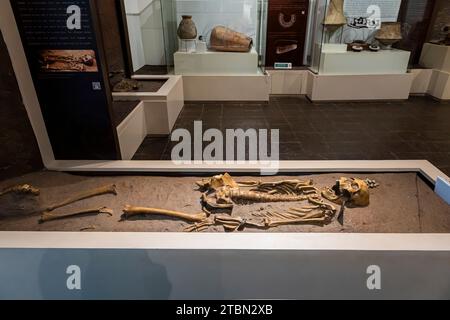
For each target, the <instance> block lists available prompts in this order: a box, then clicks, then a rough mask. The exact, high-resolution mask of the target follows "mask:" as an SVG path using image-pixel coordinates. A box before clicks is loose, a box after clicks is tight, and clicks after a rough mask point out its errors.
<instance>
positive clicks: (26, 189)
mask: <svg viewBox="0 0 450 320" xmlns="http://www.w3.org/2000/svg"><path fill="white" fill-rule="evenodd" d="M11 193H13V194H16V195H32V196H36V197H37V196H38V195H39V194H40V193H41V192H40V190H39V189H37V188H34V187H33V186H31V185H29V184H22V185H18V186H13V187H9V188H6V189H4V190H2V191H0V197H1V196H4V195H6V194H11Z"/></svg>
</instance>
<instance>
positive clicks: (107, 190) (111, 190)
mask: <svg viewBox="0 0 450 320" xmlns="http://www.w3.org/2000/svg"><path fill="white" fill-rule="evenodd" d="M105 194H113V195H115V196H116V195H117V190H116V186H115V185H110V186H105V187H101V188H97V189H94V190H89V191H86V192H82V193H80V194H78V195H75V196H73V197H71V198H68V199H66V200H64V201H62V202H59V203H56V204H53V205H51V206H49V207H47V209H46V210H45V212H51V211H54V210H56V209H58V208H62V207H65V206H67V205H69V204H72V203H75V202H78V201H81V200H85V199H89V198H93V197H97V196H101V195H105Z"/></svg>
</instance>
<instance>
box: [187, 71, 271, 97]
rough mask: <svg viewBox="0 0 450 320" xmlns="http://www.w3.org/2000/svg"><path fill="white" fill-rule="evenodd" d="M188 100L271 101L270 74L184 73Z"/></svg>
mask: <svg viewBox="0 0 450 320" xmlns="http://www.w3.org/2000/svg"><path fill="white" fill-rule="evenodd" d="M183 86H184V99H185V100H186V101H269V96H270V90H271V81H270V75H268V74H264V73H262V72H259V73H257V74H241V75H240V74H234V75H223V74H216V75H213V74H212V75H184V76H183Z"/></svg>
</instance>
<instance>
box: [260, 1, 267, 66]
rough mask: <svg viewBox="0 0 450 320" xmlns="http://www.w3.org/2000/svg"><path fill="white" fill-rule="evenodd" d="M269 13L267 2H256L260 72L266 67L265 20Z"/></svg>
mask: <svg viewBox="0 0 450 320" xmlns="http://www.w3.org/2000/svg"><path fill="white" fill-rule="evenodd" d="M268 12H269V0H259V1H258V25H259V29H258V30H257V33H258V36H257V38H258V44H259V45H258V47H257V50H258V54H259V66H260V68H261V71H263V72H264V71H265V68H266V67H265V66H266V47H267V19H268Z"/></svg>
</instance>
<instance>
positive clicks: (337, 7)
mask: <svg viewBox="0 0 450 320" xmlns="http://www.w3.org/2000/svg"><path fill="white" fill-rule="evenodd" d="M323 24H324V26H326V27H327V28H328V29H330V30H331V29H337V28H339V27H342V26H343V25H346V24H347V18H346V17H345V15H344V0H331V1H330V4H329V6H328V11H327V16H326V17H325V21H324V23H323Z"/></svg>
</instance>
